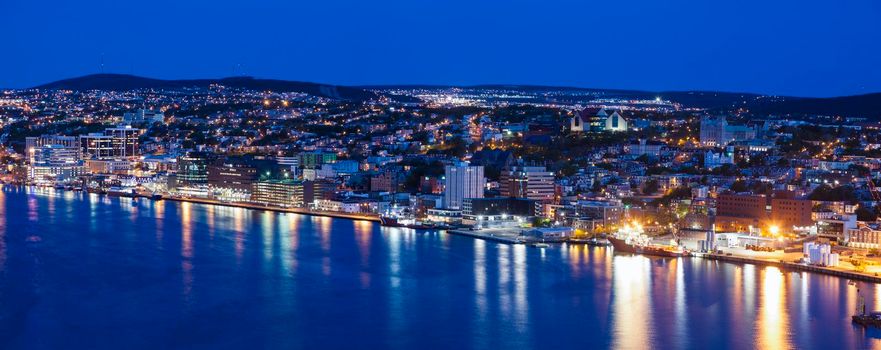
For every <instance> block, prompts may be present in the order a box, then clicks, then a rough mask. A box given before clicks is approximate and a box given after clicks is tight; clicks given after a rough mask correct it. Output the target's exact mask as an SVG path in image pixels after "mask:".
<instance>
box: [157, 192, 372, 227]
mask: <svg viewBox="0 0 881 350" xmlns="http://www.w3.org/2000/svg"><path fill="white" fill-rule="evenodd" d="M162 199H164V200H171V201H177V202H191V203H199V204H211V205H222V206H227V207H236V208H244V209H255V210H269V211H274V212H279V213H292V214H300V215H314V216H326V217H332V218H340V219H349V220H367V221H373V222H379V216H376V215H365V214H353V213H340V212H333V211H318V210H309V209H304V208H281V207H270V206H265V205H259V204H250V203H238V202H221V201H216V200H211V199H199V198H180V197H162Z"/></svg>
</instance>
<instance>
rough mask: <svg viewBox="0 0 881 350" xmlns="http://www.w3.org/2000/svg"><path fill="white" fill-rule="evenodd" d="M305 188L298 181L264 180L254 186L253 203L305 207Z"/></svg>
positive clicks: (283, 206)
mask: <svg viewBox="0 0 881 350" xmlns="http://www.w3.org/2000/svg"><path fill="white" fill-rule="evenodd" d="M303 196H304V186H303V182H302V181H296V180H263V181H258V182H257V183H256V184H254V194H253V195H252V196H251V201H252V202H254V203H256V204H261V205H266V206H273V207H281V208H292V207H303V206H304V201H303Z"/></svg>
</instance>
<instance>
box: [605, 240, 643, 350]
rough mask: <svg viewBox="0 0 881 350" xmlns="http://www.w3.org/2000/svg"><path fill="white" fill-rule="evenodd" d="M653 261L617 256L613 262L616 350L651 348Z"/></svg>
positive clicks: (614, 341)
mask: <svg viewBox="0 0 881 350" xmlns="http://www.w3.org/2000/svg"><path fill="white" fill-rule="evenodd" d="M650 261H651V260H650V259H649V258H646V257H642V256H616V257H615V259H614V262H613V264H614V265H615V268H614V278H613V292H612V293H613V294H612V295H613V299H614V300H613V303H614V306H613V308H614V313H613V315H614V319H613V320H612V323H613V327H614V335H615V338H614V340H613V344H614V347H615V348H618V349H649V348H651V347H652V339H651V334H650V330H651V329H652V327H651V320H652V317H653V311H652V308H651V300H652V296H651V288H650V285H651V274H650V272H651V266H650Z"/></svg>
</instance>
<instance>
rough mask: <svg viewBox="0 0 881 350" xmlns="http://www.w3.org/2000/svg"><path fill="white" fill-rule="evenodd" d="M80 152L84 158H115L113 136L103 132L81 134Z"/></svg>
mask: <svg viewBox="0 0 881 350" xmlns="http://www.w3.org/2000/svg"><path fill="white" fill-rule="evenodd" d="M80 152H81V156H82V157H83V159H108V158H113V155H114V151H113V136H109V135H104V134H102V133H90V134H86V135H80Z"/></svg>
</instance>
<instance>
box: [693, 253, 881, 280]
mask: <svg viewBox="0 0 881 350" xmlns="http://www.w3.org/2000/svg"><path fill="white" fill-rule="evenodd" d="M696 256H699V257H702V258H704V259H710V260H719V261H725V262H731V263H738V264H754V265H767V266H776V267H779V268H782V269H787V270H795V271H805V272H814V273H820V274H824V275H831V276H836V277H841V278H846V279H850V280H855V281H863V282H871V283H881V277H879V276H876V275H870V274H866V273H859V272H854V271H845V270H841V269H836V268H831V267H824V266H815V265H806V264H797V263H793V262H786V261H782V260H780V261H774V260H764V259H754V258H746V257H741V256H734V255H723V254H700V255H696Z"/></svg>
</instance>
